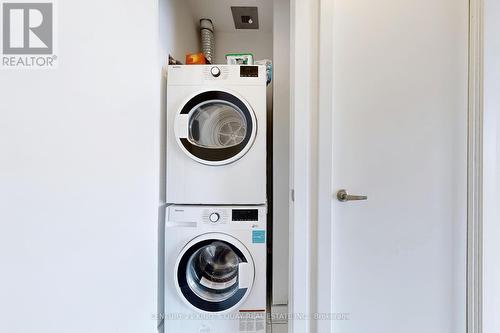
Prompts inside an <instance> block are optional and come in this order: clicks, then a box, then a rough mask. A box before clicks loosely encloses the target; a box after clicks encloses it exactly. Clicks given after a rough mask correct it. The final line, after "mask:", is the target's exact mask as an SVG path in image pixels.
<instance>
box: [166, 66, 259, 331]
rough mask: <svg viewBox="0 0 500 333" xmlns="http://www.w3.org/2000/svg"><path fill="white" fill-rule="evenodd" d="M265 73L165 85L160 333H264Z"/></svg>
mask: <svg viewBox="0 0 500 333" xmlns="http://www.w3.org/2000/svg"><path fill="white" fill-rule="evenodd" d="M266 146H267V144H266V69H265V67H264V66H233V65H217V66H214V65H197V66H180V65H173V66H169V68H168V78H167V152H166V157H167V161H166V168H167V172H166V175H167V176H166V186H167V188H166V195H167V202H168V203H169V205H168V206H167V207H166V212H165V213H166V215H165V216H166V222H165V266H164V267H165V282H164V283H165V285H164V290H165V293H164V297H165V299H164V304H165V309H164V316H165V318H164V330H165V332H166V333H179V332H183V333H200V332H203V333H209V332H210V333H211V332H216V333H236V332H259V333H261V332H265V331H266V251H267V246H266V244H267V242H266V236H267V229H266V216H267V206H266V202H267V196H266V154H267V151H266Z"/></svg>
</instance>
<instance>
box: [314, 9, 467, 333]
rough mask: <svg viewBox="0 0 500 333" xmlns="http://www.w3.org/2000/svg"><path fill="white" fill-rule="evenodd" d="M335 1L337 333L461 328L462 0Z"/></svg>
mask: <svg viewBox="0 0 500 333" xmlns="http://www.w3.org/2000/svg"><path fill="white" fill-rule="evenodd" d="M333 4H334V5H333V24H332V26H331V27H332V28H333V51H332V52H333V58H334V61H333V87H332V89H333V114H332V121H333V125H332V126H333V131H332V135H333V137H332V142H333V145H332V147H333V151H331V152H330V153H331V154H332V160H333V162H332V169H333V170H332V187H333V189H334V192H336V191H337V190H340V189H346V190H347V192H348V193H349V194H353V195H366V196H367V197H368V200H366V201H365V200H363V201H346V202H340V201H339V200H337V198H336V197H335V194H336V193H333V196H332V201H331V203H332V205H333V209H332V212H333V213H332V217H333V218H332V220H333V221H332V239H331V240H332V253H333V261H332V264H333V267H327V266H328V265H326V266H325V269H332V270H331V271H332V272H333V275H332V276H333V281H332V286H333V288H332V295H333V305H332V306H333V309H334V312H341V313H347V314H348V320H335V321H333V323H332V325H333V329H334V332H335V333H401V332H405V333H421V332H426V333H461V332H465V327H466V325H465V324H466V323H465V313H466V279H465V278H466V198H467V196H466V165H467V164H466V163H467V159H466V158H467V155H466V142H467V141H466V135H467V133H466V124H467V47H468V44H467V29H468V2H467V1H466V0H458V1H457V0H403V1H401V0H380V1H372V0H335V1H333ZM320 112H322V111H320ZM320 181H321V180H320ZM318 265H319V266H320V269H319V270H320V274H321V263H319V264H318Z"/></svg>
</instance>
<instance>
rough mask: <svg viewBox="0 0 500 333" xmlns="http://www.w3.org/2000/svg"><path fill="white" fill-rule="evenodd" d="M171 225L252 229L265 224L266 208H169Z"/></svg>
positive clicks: (175, 206)
mask: <svg viewBox="0 0 500 333" xmlns="http://www.w3.org/2000/svg"><path fill="white" fill-rule="evenodd" d="M167 210H168V215H167V221H168V222H169V223H191V224H194V225H196V224H198V223H201V224H204V225H221V224H227V225H230V224H233V225H241V226H248V227H252V226H254V225H256V224H260V223H261V222H263V223H265V218H266V215H265V214H266V208H265V207H263V206H254V207H252V206H215V205H214V206H187V205H171V206H169V207H167Z"/></svg>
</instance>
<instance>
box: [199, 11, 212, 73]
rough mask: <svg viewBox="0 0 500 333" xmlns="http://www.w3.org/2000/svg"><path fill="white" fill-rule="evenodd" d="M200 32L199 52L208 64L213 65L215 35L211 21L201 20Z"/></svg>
mask: <svg viewBox="0 0 500 333" xmlns="http://www.w3.org/2000/svg"><path fill="white" fill-rule="evenodd" d="M200 32H201V51H202V52H203V55H204V56H205V58H206V59H207V60H208V62H209V63H211V64H213V63H214V61H215V35H214V24H213V23H212V20H211V19H207V18H203V19H201V20H200Z"/></svg>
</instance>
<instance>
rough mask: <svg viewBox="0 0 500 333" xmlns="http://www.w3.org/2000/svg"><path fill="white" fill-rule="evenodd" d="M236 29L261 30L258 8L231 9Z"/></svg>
mask: <svg viewBox="0 0 500 333" xmlns="http://www.w3.org/2000/svg"><path fill="white" fill-rule="evenodd" d="M231 12H232V13H233V20H234V27H235V28H236V29H259V11H258V9H257V7H231Z"/></svg>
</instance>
